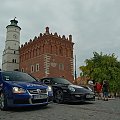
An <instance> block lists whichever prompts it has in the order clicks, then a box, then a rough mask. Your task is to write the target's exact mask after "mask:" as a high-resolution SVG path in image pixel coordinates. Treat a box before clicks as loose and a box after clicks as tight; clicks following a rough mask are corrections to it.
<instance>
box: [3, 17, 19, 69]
mask: <svg viewBox="0 0 120 120" xmlns="http://www.w3.org/2000/svg"><path fill="white" fill-rule="evenodd" d="M17 23H18V21H17V20H15V19H14V20H11V24H10V25H8V26H7V27H6V28H7V33H6V41H5V49H4V51H3V57H2V70H5V71H14V70H19V46H20V30H21V28H20V27H19V26H18V25H17Z"/></svg>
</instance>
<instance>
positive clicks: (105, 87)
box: [102, 80, 109, 101]
mask: <svg viewBox="0 0 120 120" xmlns="http://www.w3.org/2000/svg"><path fill="white" fill-rule="evenodd" d="M102 91H103V98H104V100H105V101H108V94H109V84H108V81H107V80H104V81H103V86H102Z"/></svg>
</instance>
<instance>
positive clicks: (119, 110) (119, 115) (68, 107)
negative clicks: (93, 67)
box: [0, 99, 120, 120]
mask: <svg viewBox="0 0 120 120" xmlns="http://www.w3.org/2000/svg"><path fill="white" fill-rule="evenodd" d="M0 120H120V99H112V100H109V101H102V100H96V101H93V102H90V103H84V104H81V103H79V104H57V103H52V104H49V105H48V106H47V107H29V108H17V109H10V110H9V111H0Z"/></svg>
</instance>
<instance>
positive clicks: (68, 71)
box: [20, 27, 74, 82]
mask: <svg viewBox="0 0 120 120" xmlns="http://www.w3.org/2000/svg"><path fill="white" fill-rule="evenodd" d="M73 45H74V43H73V42H72V36H71V35H69V38H65V36H64V35H63V36H62V37H61V36H58V35H57V33H55V34H52V33H51V34H50V33H49V28H48V27H46V31H45V33H44V34H42V33H40V36H38V37H35V38H34V40H30V41H29V42H28V43H27V42H26V43H25V44H24V45H21V47H20V70H21V71H24V72H27V73H29V74H31V75H33V76H34V77H36V78H43V77H62V76H64V77H65V78H66V79H68V80H70V81H71V82H73V80H74V75H73V73H74V71H73Z"/></svg>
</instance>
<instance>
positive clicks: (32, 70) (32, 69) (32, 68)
mask: <svg viewBox="0 0 120 120" xmlns="http://www.w3.org/2000/svg"><path fill="white" fill-rule="evenodd" d="M33 72H34V65H31V73H33Z"/></svg>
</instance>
